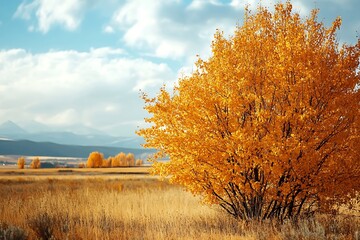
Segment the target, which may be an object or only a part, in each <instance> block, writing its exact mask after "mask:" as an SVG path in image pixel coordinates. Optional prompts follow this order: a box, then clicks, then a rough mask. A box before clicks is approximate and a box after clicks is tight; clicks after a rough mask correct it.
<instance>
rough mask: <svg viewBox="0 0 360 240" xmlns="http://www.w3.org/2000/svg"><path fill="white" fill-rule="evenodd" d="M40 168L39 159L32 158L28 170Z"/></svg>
mask: <svg viewBox="0 0 360 240" xmlns="http://www.w3.org/2000/svg"><path fill="white" fill-rule="evenodd" d="M40 167H41V162H40V158H39V157H34V158H33V160H32V162H31V163H30V168H32V169H38V168H40Z"/></svg>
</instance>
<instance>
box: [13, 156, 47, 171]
mask: <svg viewBox="0 0 360 240" xmlns="http://www.w3.org/2000/svg"><path fill="white" fill-rule="evenodd" d="M25 163H26V161H25V157H19V158H18V161H17V165H18V168H19V169H24V168H25ZM29 168H31V169H38V168H41V161H40V158H39V157H34V158H33V159H32V161H31V163H30V165H29Z"/></svg>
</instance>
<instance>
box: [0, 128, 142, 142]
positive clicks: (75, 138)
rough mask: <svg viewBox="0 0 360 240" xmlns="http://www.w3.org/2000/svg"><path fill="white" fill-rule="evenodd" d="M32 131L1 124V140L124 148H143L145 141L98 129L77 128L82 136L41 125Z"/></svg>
mask: <svg viewBox="0 0 360 240" xmlns="http://www.w3.org/2000/svg"><path fill="white" fill-rule="evenodd" d="M31 126H36V127H33V128H31V129H30V130H27V129H24V128H22V127H20V126H19V125H18V124H16V123H14V122H12V121H7V122H4V123H2V124H0V139H9V140H30V141H35V142H52V143H58V144H66V145H79V146H107V147H122V148H141V144H142V143H143V142H144V140H143V139H142V138H141V137H114V136H109V135H106V134H104V133H101V132H100V131H98V130H96V129H90V128H86V127H82V126H75V127H74V128H77V129H78V130H79V131H80V132H82V133H81V134H78V133H74V132H73V131H52V130H51V129H50V128H49V127H47V126H45V125H42V124H40V123H36V124H32V125H31Z"/></svg>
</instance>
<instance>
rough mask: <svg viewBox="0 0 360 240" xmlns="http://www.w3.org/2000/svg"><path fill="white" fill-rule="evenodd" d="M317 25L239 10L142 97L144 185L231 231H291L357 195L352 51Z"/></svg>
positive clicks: (288, 7) (357, 100) (355, 57)
mask: <svg viewBox="0 0 360 240" xmlns="http://www.w3.org/2000/svg"><path fill="white" fill-rule="evenodd" d="M317 16H318V10H313V11H312V14H311V15H310V16H308V17H306V18H304V19H302V18H301V16H300V15H299V14H298V13H296V12H294V11H292V4H291V3H290V1H287V2H286V3H279V4H276V5H275V10H274V11H270V10H268V9H267V8H264V7H259V8H258V11H257V12H255V13H252V12H250V10H247V11H246V13H245V17H244V22H243V24H242V25H241V26H238V27H237V29H236V30H235V33H234V35H233V36H232V37H230V38H226V37H224V36H223V33H222V32H220V31H218V32H217V33H216V34H215V37H214V38H215V39H214V40H213V42H212V56H211V57H210V58H209V59H207V60H202V59H199V60H198V61H197V63H196V65H197V68H196V69H195V71H194V72H193V73H192V75H191V76H188V77H184V78H182V79H180V80H179V83H178V85H177V86H176V87H175V89H174V92H171V93H169V92H168V91H167V90H166V89H165V88H162V89H161V90H160V93H159V94H158V96H156V97H155V98H150V97H148V96H146V95H145V94H144V100H145V103H146V106H145V109H146V110H147V111H148V112H149V113H150V114H151V116H150V117H149V118H147V119H146V121H147V122H148V123H151V124H152V125H151V126H150V127H148V128H145V129H142V130H140V131H138V134H140V135H141V136H143V137H144V138H145V140H146V144H145V147H148V148H155V149H158V153H157V154H156V155H155V157H154V159H153V160H154V161H155V163H154V170H155V173H158V174H161V175H163V176H170V178H171V181H172V182H174V183H178V184H181V185H184V186H185V187H186V188H187V189H188V190H189V191H191V192H192V193H194V194H199V195H201V196H203V197H204V198H205V199H204V200H205V201H207V202H208V203H213V204H218V205H219V206H221V207H222V208H223V209H224V210H225V211H226V212H227V213H229V214H231V215H232V216H233V217H235V218H236V219H239V220H240V219H244V220H249V219H256V220H265V219H277V220H279V221H283V220H284V219H292V220H296V219H297V218H298V217H299V216H301V214H302V213H308V212H313V211H320V210H321V211H328V210H330V208H329V206H333V205H334V204H342V203H347V202H348V201H349V199H351V198H353V197H354V196H356V195H358V193H359V192H360V177H359V176H360V164H359V156H360V152H359V151H360V147H359V143H360V140H359V138H360V107H359V106H360V105H359V104H360V87H359V86H360V71H359V69H360V65H359V59H360V39H358V40H357V43H356V44H355V45H347V44H344V45H339V43H338V40H337V37H336V32H337V30H338V29H339V28H340V25H341V19H340V18H337V19H336V20H335V21H334V22H333V24H332V25H331V26H330V27H326V26H324V24H323V23H322V22H319V21H318V18H317ZM164 156H168V157H169V158H170V161H169V162H166V163H161V162H160V161H156V160H158V159H161V158H162V157H164ZM358 196H359V195H358Z"/></svg>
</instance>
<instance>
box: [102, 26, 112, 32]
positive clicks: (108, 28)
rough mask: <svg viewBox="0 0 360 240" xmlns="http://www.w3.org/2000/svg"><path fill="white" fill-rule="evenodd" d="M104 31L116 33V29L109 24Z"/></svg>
mask: <svg viewBox="0 0 360 240" xmlns="http://www.w3.org/2000/svg"><path fill="white" fill-rule="evenodd" d="M103 32H105V33H114V32H115V30H114V28H113V27H112V26H110V25H107V26H105V27H104V29H103Z"/></svg>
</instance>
